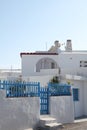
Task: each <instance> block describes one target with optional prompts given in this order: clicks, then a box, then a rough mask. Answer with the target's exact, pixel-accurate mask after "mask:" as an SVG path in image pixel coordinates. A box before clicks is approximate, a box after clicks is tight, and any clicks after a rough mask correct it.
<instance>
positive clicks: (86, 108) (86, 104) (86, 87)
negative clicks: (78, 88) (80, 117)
mask: <svg viewBox="0 0 87 130" xmlns="http://www.w3.org/2000/svg"><path fill="white" fill-rule="evenodd" d="M83 96H84V113H85V114H84V115H86V116H87V81H85V82H84V95H83Z"/></svg>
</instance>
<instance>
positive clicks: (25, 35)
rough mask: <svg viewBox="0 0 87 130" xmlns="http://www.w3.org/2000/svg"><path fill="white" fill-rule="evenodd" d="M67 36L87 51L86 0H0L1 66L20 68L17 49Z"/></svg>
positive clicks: (63, 39) (33, 47)
mask: <svg viewBox="0 0 87 130" xmlns="http://www.w3.org/2000/svg"><path fill="white" fill-rule="evenodd" d="M67 39H71V40H72V44H73V49H74V50H87V0H0V68H11V66H12V68H21V58H20V52H32V51H36V50H46V44H47V48H48V49H49V47H50V46H51V45H52V44H53V43H54V41H55V40H59V41H60V42H61V43H64V42H66V40H67Z"/></svg>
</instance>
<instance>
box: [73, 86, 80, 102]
mask: <svg viewBox="0 0 87 130" xmlns="http://www.w3.org/2000/svg"><path fill="white" fill-rule="evenodd" d="M73 101H79V89H78V88H73Z"/></svg>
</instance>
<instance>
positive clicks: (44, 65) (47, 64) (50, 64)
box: [36, 57, 59, 72]
mask: <svg viewBox="0 0 87 130" xmlns="http://www.w3.org/2000/svg"><path fill="white" fill-rule="evenodd" d="M56 68H59V67H58V64H57V62H56V61H55V60H54V59H52V58H49V57H44V58H41V59H40V60H39V61H38V62H37V63H36V72H40V69H56Z"/></svg>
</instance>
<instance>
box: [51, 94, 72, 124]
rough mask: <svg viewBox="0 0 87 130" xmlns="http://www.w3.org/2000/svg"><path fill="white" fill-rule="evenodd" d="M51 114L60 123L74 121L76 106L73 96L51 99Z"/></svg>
mask: <svg viewBox="0 0 87 130" xmlns="http://www.w3.org/2000/svg"><path fill="white" fill-rule="evenodd" d="M50 114H51V115H52V116H53V117H55V118H56V119H57V121H58V122H60V123H71V122H73V121H74V106H73V99H72V96H53V97H50Z"/></svg>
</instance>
